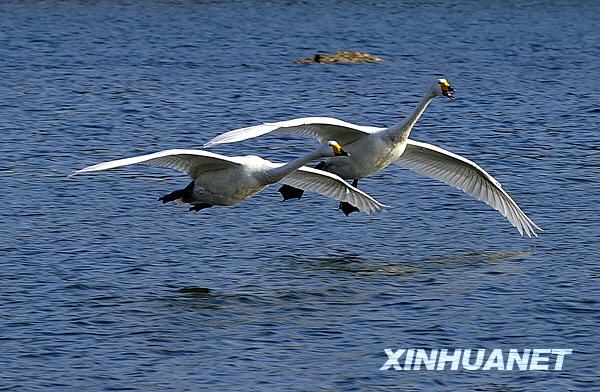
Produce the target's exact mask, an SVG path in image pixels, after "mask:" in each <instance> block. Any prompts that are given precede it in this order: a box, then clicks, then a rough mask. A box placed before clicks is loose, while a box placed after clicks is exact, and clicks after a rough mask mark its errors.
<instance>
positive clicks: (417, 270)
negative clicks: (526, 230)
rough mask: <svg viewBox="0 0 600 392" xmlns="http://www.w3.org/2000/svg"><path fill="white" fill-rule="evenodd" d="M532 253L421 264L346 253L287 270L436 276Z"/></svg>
mask: <svg viewBox="0 0 600 392" xmlns="http://www.w3.org/2000/svg"><path fill="white" fill-rule="evenodd" d="M530 254H531V252H526V251H479V252H478V251H469V252H461V253H459V254H455V255H449V256H444V257H441V256H440V257H436V258H430V259H423V260H421V261H402V260H393V261H390V260H389V259H385V260H384V259H371V258H367V257H364V256H359V255H357V254H352V253H349V252H346V254H339V255H334V256H330V257H326V258H323V257H318V258H309V257H299V258H296V257H294V258H293V260H292V261H291V264H292V265H293V266H292V267H290V268H306V269H315V270H320V271H332V272H351V273H356V274H366V275H370V274H382V275H390V276H402V275H413V274H422V273H436V272H437V271H439V270H442V269H447V268H452V267H457V268H463V267H474V266H477V265H478V264H486V263H493V264H495V263H503V262H506V261H514V260H520V259H524V258H526V257H527V256H529V255H530Z"/></svg>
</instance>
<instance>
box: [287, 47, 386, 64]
mask: <svg viewBox="0 0 600 392" xmlns="http://www.w3.org/2000/svg"><path fill="white" fill-rule="evenodd" d="M382 61H383V60H382V59H380V58H379V57H376V56H373V55H371V54H368V53H362V52H354V51H352V50H340V51H339V52H335V53H319V54H315V55H314V56H312V57H307V58H304V59H300V60H297V61H296V63H297V64H312V63H321V64H333V63H352V64H360V63H379V62H382Z"/></svg>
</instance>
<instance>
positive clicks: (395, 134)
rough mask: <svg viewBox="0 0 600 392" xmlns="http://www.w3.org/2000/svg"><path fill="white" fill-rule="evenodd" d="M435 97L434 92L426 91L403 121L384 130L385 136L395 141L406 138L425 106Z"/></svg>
mask: <svg viewBox="0 0 600 392" xmlns="http://www.w3.org/2000/svg"><path fill="white" fill-rule="evenodd" d="M435 97H436V96H435V94H433V93H432V92H431V91H430V92H428V93H427V94H426V95H425V96H424V97H423V99H421V102H419V104H418V105H417V107H416V108H415V110H413V111H412V113H411V114H410V115H409V116H408V117H407V118H406V119H405V120H404V121H402V122H400V123H398V124H396V125H394V126H393V127H390V128H389V129H388V130H387V131H385V133H386V134H387V136H388V137H389V138H390V139H392V140H393V141H394V142H395V143H400V142H403V141H405V140H406V139H408V136H409V135H410V131H412V129H413V127H414V126H415V124H416V123H417V121H419V119H420V118H421V116H422V115H423V113H424V112H425V109H427V106H429V104H430V103H431V101H433V99H434V98H435Z"/></svg>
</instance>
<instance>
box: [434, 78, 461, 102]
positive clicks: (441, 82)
mask: <svg viewBox="0 0 600 392" xmlns="http://www.w3.org/2000/svg"><path fill="white" fill-rule="evenodd" d="M431 90H432V92H433V94H434V95H435V96H436V97H442V96H444V97H448V98H450V99H454V94H453V93H454V92H455V91H456V89H455V88H454V87H452V86H451V85H450V82H448V81H447V80H446V79H438V80H437V81H436V82H435V83H434V84H433V86H432V87H431Z"/></svg>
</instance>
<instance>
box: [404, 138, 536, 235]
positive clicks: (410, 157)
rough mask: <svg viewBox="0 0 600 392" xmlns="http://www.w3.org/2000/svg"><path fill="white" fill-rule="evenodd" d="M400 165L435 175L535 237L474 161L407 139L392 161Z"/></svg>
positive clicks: (510, 201)
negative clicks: (406, 142)
mask: <svg viewBox="0 0 600 392" xmlns="http://www.w3.org/2000/svg"><path fill="white" fill-rule="evenodd" d="M396 163H397V164H398V165H400V166H402V167H406V168H408V169H411V170H414V171H415V172H417V173H419V174H423V175H425V176H428V177H431V178H435V179H436V180H440V181H443V182H445V183H446V184H448V185H451V186H453V187H455V188H458V189H460V190H462V191H464V192H465V193H468V194H469V195H471V196H473V197H475V198H477V199H478V200H481V201H483V202H484V203H486V204H488V205H490V206H491V207H493V208H494V209H495V210H497V211H498V212H500V213H501V214H502V215H503V216H505V217H506V219H508V221H509V222H510V223H512V225H513V226H515V227H516V228H517V230H519V233H521V235H523V234H527V235H528V236H529V237H531V236H532V235H534V236H536V237H537V234H536V230H538V231H541V229H540V228H539V227H538V226H537V225H536V224H535V223H533V221H532V220H531V219H529V217H527V215H525V213H524V212H523V211H521V209H520V208H519V206H517V203H515V202H514V201H513V199H511V197H510V196H509V195H508V193H506V191H505V190H504V189H502V186H501V185H500V183H499V182H498V181H496V179H494V177H492V176H491V175H490V174H488V173H487V172H486V171H485V170H483V169H482V168H481V167H479V165H477V164H476V163H475V162H472V161H470V160H468V159H466V158H463V157H461V156H460V155H457V154H454V153H451V152H450V151H447V150H444V149H443V148H440V147H437V146H434V145H432V144H427V143H421V142H417V141H414V140H410V139H409V140H408V144H407V146H406V150H405V151H404V153H403V154H402V156H401V157H400V158H399V159H398V160H397V161H396Z"/></svg>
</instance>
